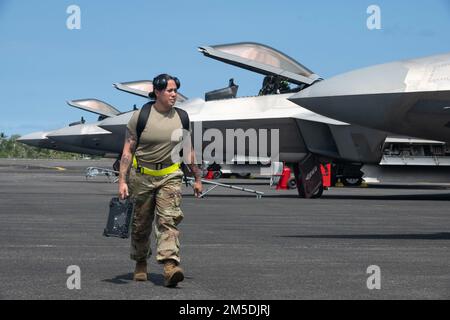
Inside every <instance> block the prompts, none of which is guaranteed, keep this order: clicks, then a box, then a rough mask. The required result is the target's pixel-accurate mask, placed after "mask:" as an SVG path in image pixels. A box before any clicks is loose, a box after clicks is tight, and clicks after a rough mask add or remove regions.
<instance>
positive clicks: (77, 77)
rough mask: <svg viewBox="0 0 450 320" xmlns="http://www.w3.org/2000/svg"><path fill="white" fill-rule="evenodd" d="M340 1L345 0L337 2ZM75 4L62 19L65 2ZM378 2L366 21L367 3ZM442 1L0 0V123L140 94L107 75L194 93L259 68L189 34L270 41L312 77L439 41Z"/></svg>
mask: <svg viewBox="0 0 450 320" xmlns="http://www.w3.org/2000/svg"><path fill="white" fill-rule="evenodd" d="M343 3H344V4H343ZM72 4H74V5H77V6H79V7H80V9H81V30H69V29H67V27H66V20H67V18H68V17H69V14H67V13H66V10H67V8H68V6H70V5H72ZM372 4H375V5H378V6H379V7H380V9H381V24H382V29H381V30H369V29H368V28H367V26H366V21H367V18H368V17H369V15H368V14H367V12H366V10H367V8H368V6H370V5H372ZM449 31H450V0H429V1H426V2H425V1H406V0H395V1H393V0H391V1H387V0H370V1H365V0H348V1H339V3H338V1H325V0H316V1H298V0H292V1H290V0H286V1H283V0H278V1H272V0H240V1H237V0H236V1H233V0H210V1H207V0H190V1H186V0H172V1H153V0H130V1H126V2H125V1H120V2H119V1H106V0H89V1H88V0H71V1H65V0H46V1H40V2H37V1H31V0H29V1H25V0H0V66H1V69H0V96H1V100H0V111H1V116H0V132H5V133H6V134H8V135H10V134H22V135H23V134H27V133H31V132H34V131H41V130H42V131H50V130H54V129H58V128H60V127H63V126H66V125H67V124H68V123H70V122H74V121H77V120H79V119H80V118H81V116H84V117H85V119H87V120H88V121H94V120H95V116H93V115H90V114H89V113H86V112H84V111H82V110H78V109H73V108H71V107H69V106H67V105H66V103H65V101H66V100H70V99H81V98H98V99H100V100H104V101H106V102H108V103H110V104H112V105H114V106H115V107H117V108H118V109H119V110H122V111H127V110H129V109H131V108H132V106H133V104H137V105H138V106H141V105H142V104H143V103H144V102H145V99H143V98H139V97H135V96H132V95H129V94H126V93H122V92H119V91H117V90H116V89H114V88H113V87H112V83H114V82H120V81H131V80H141V79H152V78H153V77H154V76H155V75H157V74H159V73H163V72H167V73H171V74H173V75H176V76H178V77H179V78H180V80H181V82H182V87H181V92H182V93H183V94H184V95H186V96H188V97H203V96H204V93H205V92H206V91H210V90H214V89H217V88H220V87H224V86H226V85H227V84H228V79H230V78H234V79H235V82H236V83H237V84H239V85H240V89H239V93H238V95H239V96H246V95H254V94H256V93H257V92H258V90H259V88H260V86H261V82H262V76H260V75H256V74H252V73H250V72H248V71H245V70H240V69H238V68H236V67H233V66H228V65H225V64H223V63H221V62H218V61H215V60H211V59H208V58H205V57H203V55H201V54H200V53H199V52H197V47H198V46H200V45H215V44H224V43H232V42H242V41H252V42H260V43H263V44H267V45H269V46H272V47H274V48H276V49H278V50H280V51H282V52H284V53H286V54H288V55H289V56H291V57H293V58H295V59H296V60H298V61H299V62H300V63H302V64H304V65H305V66H307V67H308V68H310V69H312V70H313V71H314V72H315V73H317V74H319V75H321V76H322V77H323V78H328V77H331V76H333V75H336V74H339V73H341V72H345V71H349V70H352V69H355V68H360V67H364V66H368V65H372V64H378V63H384V62H389V61H393V60H399V59H407V58H414V57H421V56H426V55H431V54H437V53H444V52H449V51H450V41H449V40H450V36H449V34H450V33H449Z"/></svg>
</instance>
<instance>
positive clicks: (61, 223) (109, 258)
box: [0, 160, 450, 300]
mask: <svg viewBox="0 0 450 320" xmlns="http://www.w3.org/2000/svg"><path fill="white" fill-rule="evenodd" d="M111 164H112V161H111V160H101V161H93V160H91V161H88V160H86V161H84V160H83V161H47V160H39V161H36V160H0V234H1V237H0V239H1V240H0V299H52V300H53V299H155V300H160V299H167V300H172V299H173V300H180V299H187V300H191V299H192V300H196V299H212V300H223V299H227V300H228V299H229V300H240V299H256V300H258V299H269V300H272V299H275V300H277V299H294V300H296V299H449V298H450V250H449V249H450V207H449V203H450V202H449V201H450V187H449V188H445V187H420V188H419V187H411V186H409V187H406V186H401V187H393V186H377V187H369V188H333V189H331V190H328V191H325V193H324V196H323V197H322V198H321V199H315V200H304V199H299V198H297V194H296V191H275V190H270V188H269V187H268V185H267V182H266V181H265V180H258V179H253V180H233V179H229V180H221V181H222V182H224V183H231V184H239V185H241V183H244V184H245V186H246V187H248V188H251V189H255V190H258V191H263V192H265V193H266V194H265V196H264V197H263V198H262V199H256V197H255V196H254V195H252V194H247V193H242V192H239V191H234V190H230V189H224V188H217V189H215V190H214V191H212V192H211V193H210V194H208V195H207V197H206V198H205V199H195V198H194V197H193V196H192V195H191V194H192V192H191V189H190V188H189V187H184V189H183V194H184V197H183V203H182V208H183V211H184V214H185V219H184V221H183V222H182V224H181V225H180V230H181V233H182V234H181V245H182V252H181V253H182V266H183V268H184V270H185V275H186V278H185V280H184V281H183V282H182V283H180V285H179V287H178V288H176V289H169V288H165V287H164V286H163V278H162V275H161V272H162V267H161V266H160V265H158V264H157V263H156V262H155V259H154V257H152V260H151V261H150V264H149V273H150V279H149V281H148V282H145V283H135V282H133V281H132V272H133V269H134V263H133V262H132V261H131V260H129V240H122V239H117V238H105V237H103V236H102V232H103V228H104V227H105V224H106V218H107V212H108V203H109V200H110V198H111V197H113V196H115V195H116V190H117V185H116V184H113V183H111V182H109V181H108V179H107V178H106V177H96V178H94V179H90V180H89V181H87V180H86V178H85V177H84V173H85V168H86V167H89V166H99V167H110V166H111ZM153 248H154V242H153ZM71 265H76V266H79V268H80V270H81V289H80V290H76V289H74V290H69V289H68V288H67V286H66V282H67V279H68V277H69V276H70V274H67V273H66V271H67V268H68V267H69V266H71ZM372 265H376V266H378V267H379V268H380V271H381V281H380V284H381V289H379V290H377V289H374V290H369V289H368V287H367V280H368V278H369V277H370V276H371V274H368V273H367V268H368V267H369V266H372Z"/></svg>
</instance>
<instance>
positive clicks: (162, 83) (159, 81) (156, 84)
mask: <svg viewBox="0 0 450 320" xmlns="http://www.w3.org/2000/svg"><path fill="white" fill-rule="evenodd" d="M170 80H173V81H175V84H176V86H177V89H180V86H181V84H180V80H178V78H176V77H172V76H170V75H168V74H160V75H159V76H157V77H155V78H154V79H153V90H158V91H161V90H164V89H166V88H167V83H168V82H169V81H170Z"/></svg>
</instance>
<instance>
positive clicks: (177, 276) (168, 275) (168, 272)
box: [164, 260, 184, 288]
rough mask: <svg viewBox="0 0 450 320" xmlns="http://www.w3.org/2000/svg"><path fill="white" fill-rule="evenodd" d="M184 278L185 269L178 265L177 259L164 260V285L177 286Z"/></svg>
mask: <svg viewBox="0 0 450 320" xmlns="http://www.w3.org/2000/svg"><path fill="white" fill-rule="evenodd" d="M183 280H184V274H183V269H181V268H180V267H179V266H178V262H177V261H175V260H166V261H165V262H164V285H165V286H166V287H171V288H173V287H176V286H177V283H178V282H181V281H183Z"/></svg>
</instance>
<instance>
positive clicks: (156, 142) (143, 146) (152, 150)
mask: <svg viewBox="0 0 450 320" xmlns="http://www.w3.org/2000/svg"><path fill="white" fill-rule="evenodd" d="M139 113H140V111H139V110H137V111H135V112H134V114H133V116H132V117H131V119H130V121H129V122H128V125H127V128H128V129H129V130H130V131H131V133H133V134H134V135H136V136H137V133H136V127H137V122H138V118H139ZM182 128H183V125H182V123H181V119H180V116H179V115H178V113H177V112H176V110H175V109H174V108H172V109H171V110H170V111H169V112H166V113H162V112H159V111H158V110H156V109H155V108H154V107H153V108H152V109H151V112H150V116H149V118H148V121H147V125H146V126H145V129H144V131H142V135H141V139H140V142H139V145H138V147H137V149H136V152H135V155H136V158H137V160H138V163H139V165H141V166H144V167H145V165H146V164H155V163H164V164H172V163H173V161H172V159H171V153H172V149H173V148H174V147H175V146H176V145H177V144H178V143H180V141H181V140H182V131H181V130H179V129H182ZM175 130H177V132H176V134H174V136H172V134H173V133H174V131H175Z"/></svg>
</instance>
